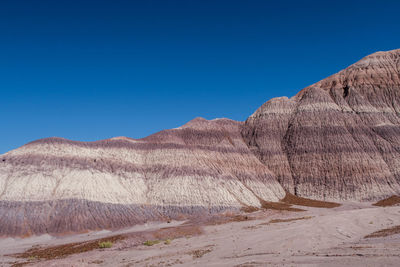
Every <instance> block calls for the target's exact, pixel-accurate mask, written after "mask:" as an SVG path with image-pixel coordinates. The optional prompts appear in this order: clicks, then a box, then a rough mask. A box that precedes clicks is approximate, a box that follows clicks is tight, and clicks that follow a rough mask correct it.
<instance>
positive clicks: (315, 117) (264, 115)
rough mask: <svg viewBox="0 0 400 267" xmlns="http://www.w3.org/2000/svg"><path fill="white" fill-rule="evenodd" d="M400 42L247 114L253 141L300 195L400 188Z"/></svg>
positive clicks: (354, 195) (333, 196)
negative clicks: (398, 47) (389, 49)
mask: <svg viewBox="0 0 400 267" xmlns="http://www.w3.org/2000/svg"><path fill="white" fill-rule="evenodd" d="M399 70H400V50H394V51H389V52H378V53H375V54H372V55H370V56H367V57H365V58H363V59H362V60H360V61H359V62H357V63H355V64H354V65H351V66H350V67H349V68H347V69H345V70H343V71H341V72H339V73H337V74H335V75H332V76H331V77H328V78H327V79H325V80H322V81H320V82H318V83H316V84H314V85H311V86H309V87H307V88H305V89H303V90H302V91H301V92H299V93H298V94H297V95H296V96H294V97H292V98H290V99H288V98H277V99H272V100H270V101H268V102H267V103H265V104H264V105H263V106H262V107H260V108H259V109H258V110H257V111H256V112H255V113H254V114H253V115H252V116H250V117H249V118H248V119H247V121H246V123H245V126H244V127H243V131H242V133H243V137H244V139H245V140H246V143H247V144H248V145H249V147H250V149H251V150H252V151H253V152H254V153H255V154H256V155H257V157H258V158H259V159H260V161H261V162H263V163H264V164H265V165H266V166H267V167H268V168H269V169H270V170H271V171H272V172H273V173H274V174H275V175H276V177H277V179H278V181H279V182H280V183H281V184H282V186H283V187H284V188H285V189H286V190H287V191H289V192H291V193H294V194H296V195H298V196H303V197H309V198H315V199H323V200H335V201H337V200H370V199H379V198H383V197H385V196H390V195H393V194H395V193H398V192H400V186H399V182H400V177H399V168H400V157H399V156H400V155H399V152H400V150H399V149H400V146H399V145H400V119H399V114H400V113H399V111H400V105H399V101H400V71H399Z"/></svg>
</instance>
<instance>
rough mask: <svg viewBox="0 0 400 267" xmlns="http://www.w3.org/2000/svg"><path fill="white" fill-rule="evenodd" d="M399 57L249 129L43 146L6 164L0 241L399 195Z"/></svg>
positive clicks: (346, 74)
mask: <svg viewBox="0 0 400 267" xmlns="http://www.w3.org/2000/svg"><path fill="white" fill-rule="evenodd" d="M399 70H400V50H394V51H389V52H378V53H375V54H372V55H370V56H367V57H365V58H364V59H362V60H361V61H359V62H357V63H355V64H354V65H352V66H350V67H349V68H347V69H345V70H343V71H341V72H339V73H337V74H335V75H333V76H331V77H328V78H327V79H325V80H322V81H321V82H318V83H316V84H314V85H312V86H309V87H307V88H305V89H303V90H302V91H300V92H299V93H298V94H297V95H296V96H294V97H292V98H290V99H289V98H286V97H282V98H276V99H272V100H270V101H268V102H266V103H265V104H264V105H263V106H261V107H260V108H259V109H258V110H257V111H256V112H255V113H254V114H253V115H251V116H250V117H249V118H248V119H247V120H246V122H244V123H242V122H235V121H232V120H228V119H217V120H212V121H207V120H205V119H201V118H197V119H194V120H193V121H191V122H189V123H187V124H186V125H184V126H182V127H180V128H177V129H171V130H165V131H162V132H159V133H156V134H154V135H151V136H149V137H147V138H144V139H139V140H134V139H130V138H126V137H119V138H112V139H109V140H103V141H97V142H75V141H69V140H65V139H61V138H47V139H42V140H38V141H34V142H32V143H29V144H27V145H25V146H23V147H21V148H18V149H16V150H13V151H10V152H8V153H6V154H4V155H1V156H0V235H3V236H4V235H29V234H41V233H64V232H79V231H85V230H95V229H103V228H118V227H125V226H130V225H133V224H135V223H142V222H145V221H147V220H159V219H165V218H180V217H181V216H186V215H199V214H202V213H215V212H220V211H224V210H237V209H239V208H241V207H243V206H260V202H262V201H278V200H279V199H282V198H283V197H284V196H285V190H287V191H289V192H291V193H293V194H296V195H298V196H302V197H309V198H314V199H321V200H334V201H341V200H372V199H381V198H384V197H386V196H390V195H393V194H398V193H400V184H399V182H400V173H399V168H400V157H399V156H400V154H399V153H400V118H399V114H400V113H399V112H400V71H399Z"/></svg>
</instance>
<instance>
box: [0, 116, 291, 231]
mask: <svg viewBox="0 0 400 267" xmlns="http://www.w3.org/2000/svg"><path fill="white" fill-rule="evenodd" d="M241 124H242V123H240V122H235V121H232V120H228V119H219V120H213V121H207V120H205V119H202V118H197V119H194V120H193V121H191V122H189V123H187V124H186V125H184V126H182V127H180V128H178V129H171V130H165V131H162V132H159V133H156V134H154V135H151V136H149V137H147V138H144V139H141V140H134V139H130V138H125V137H119V138H112V139H109V140H104V141H98V142H89V143H84V142H74V141H69V140H65V139H61V138H48V139H42V140H38V141H35V142H32V143H29V144H27V145H25V146H23V147H21V148H19V149H16V150H14V151H10V152H9V153H6V154H4V155H3V156H1V157H0V164H1V165H0V200H1V201H0V215H1V216H0V226H1V227H0V234H1V235H23V234H39V233H44V232H50V233H57V232H69V231H74V232H79V231H84V230H94V229H102V228H117V227H124V226H129V225H133V224H135V223H143V222H145V221H147V220H159V219H167V218H181V217H182V216H186V215H199V214H202V213H207V214H209V213H215V212H220V211H224V210H227V209H229V210H237V209H239V208H241V207H243V206H260V200H267V201H277V200H279V199H280V198H282V197H283V196H284V190H283V188H282V187H281V186H280V185H279V183H278V182H277V181H276V179H275V178H274V175H273V174H272V173H271V172H270V171H269V170H268V168H267V167H266V166H264V165H263V164H262V163H261V162H260V161H259V160H258V159H257V158H256V156H255V155H254V154H253V153H252V152H251V151H250V150H249V149H248V147H247V145H246V144H245V143H244V141H243V139H242V137H241V135H240V125H241Z"/></svg>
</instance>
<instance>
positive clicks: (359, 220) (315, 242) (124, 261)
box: [0, 203, 400, 266]
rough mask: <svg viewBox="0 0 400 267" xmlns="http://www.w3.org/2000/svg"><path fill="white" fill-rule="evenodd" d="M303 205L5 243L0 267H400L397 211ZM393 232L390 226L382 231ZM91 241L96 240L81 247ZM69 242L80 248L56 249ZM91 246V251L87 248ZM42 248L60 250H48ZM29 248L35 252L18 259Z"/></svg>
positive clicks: (0, 246) (364, 205) (399, 215)
mask: <svg viewBox="0 0 400 267" xmlns="http://www.w3.org/2000/svg"><path fill="white" fill-rule="evenodd" d="M299 208H301V209H305V211H303V212H292V211H281V210H263V211H255V212H253V213H246V214H243V216H233V217H231V218H232V219H233V221H230V222H227V223H215V222H214V223H210V222H208V223H203V224H201V225H198V224H196V225H194V224H192V223H190V222H177V221H172V222H171V223H169V224H168V223H159V224H157V223H154V224H148V225H142V226H136V227H134V228H130V229H125V230H121V231H117V232H109V231H101V232H92V233H89V234H88V233H86V234H80V235H73V236H66V237H50V236H48V235H45V236H41V237H32V238H25V239H18V240H15V239H11V238H8V239H1V240H0V251H1V252H0V264H1V265H2V266H10V265H16V266H18V264H19V263H22V264H27V265H28V266H89V265H90V266H96V265H100V266H175V265H179V266H193V265H195V266H265V265H278V266H281V265H288V266H298V265H305V266H320V265H322V266H338V265H339V266H340V265H352V266H388V265H390V266H398V264H399V261H400V234H399V233H400V229H399V228H400V227H396V226H398V225H400V206H393V207H377V206H373V205H372V204H371V203H361V204H360V203H343V205H342V206H340V207H335V208H331V209H328V208H311V207H299ZM388 228H391V229H390V230H386V231H383V232H377V231H380V230H382V229H388ZM375 232H377V233H375ZM372 233H375V234H372ZM371 234H372V235H371ZM368 235H371V236H370V237H368ZM107 238H108V239H110V238H113V239H112V240H113V241H114V242H113V245H112V247H111V248H105V249H100V248H98V242H99V241H98V240H97V239H103V240H107ZM88 240H92V241H89V242H87V243H82V242H83V241H88ZM93 240H95V241H94V242H93ZM146 240H149V241H156V242H154V243H156V244H154V245H153V244H152V243H153V242H147V245H144V244H143V243H144V242H145V241H146ZM166 240H168V241H166ZM72 242H75V244H74V245H66V246H64V247H60V246H59V245H61V244H70V243H72ZM157 242H158V243H157ZM82 244H85V245H82ZM93 245H94V249H93V248H90V246H93ZM55 246H56V247H55ZM57 246H59V247H58V248H60V249H61V250H62V251H63V252H67V251H69V250H70V249H71V248H73V247H75V248H77V249H76V251H75V252H73V253H71V254H69V255H59V254H57V253H60V250H58V249H57ZM42 247H53V248H54V247H55V248H56V249H53V250H51V249H45V250H43V249H41V248H42ZM32 248H33V249H32ZM85 248H89V249H87V250H88V251H86V252H81V251H84V250H85ZM28 249H31V252H29V251H28V253H25V254H18V253H22V252H25V251H27V250H28ZM16 253H17V254H16ZM29 253H31V254H29ZM35 253H36V254H35ZM46 253H48V254H46ZM10 254H14V255H12V256H10ZM61 254H62V253H61ZM66 254H68V252H67V253H66ZM57 255H59V256H57ZM54 257H57V258H54Z"/></svg>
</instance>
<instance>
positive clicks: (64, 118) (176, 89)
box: [0, 0, 400, 153]
mask: <svg viewBox="0 0 400 267" xmlns="http://www.w3.org/2000/svg"><path fill="white" fill-rule="evenodd" d="M399 10H400V2H399V1H350V0H348V1H266V0H265V1H252V0H249V1H235V0H229V1H218V0H213V1H207V0H198V1H191V0H182V1H174V0H169V1H164V0H160V1H149V0H146V1H118V0H117V1H115V0H113V1H101V0H97V1H84V0H80V1H74V0H72V1H71V0H69V1H63V0H57V1H18V0H14V1H4V0H3V1H1V3H0V93H1V95H0V116H1V132H0V153H4V152H7V151H8V150H11V149H14V148H17V147H19V146H21V145H23V144H25V143H27V142H29V141H32V140H35V139H39V138H44V137H50V136H60V137H64V138H68V139H73V140H81V141H94V140H98V139H105V138H110V137H113V136H129V137H132V138H141V137H144V136H147V135H149V134H151V133H154V132H157V131H160V130H162V129H167V128H174V127H177V126H180V125H182V124H184V123H185V122H187V121H189V120H191V119H193V118H194V117H198V116H201V117H205V118H207V119H213V118H216V117H228V118H231V119H235V120H245V119H246V118H247V117H248V116H249V115H250V114H251V113H253V112H254V111H255V110H256V109H257V108H258V107H259V106H260V105H261V104H263V103H264V102H265V101H267V100H268V99H270V98H272V97H276V96H289V97H290V96H293V95H294V94H296V92H298V91H299V90H300V89H302V88H303V87H305V86H307V85H310V84H312V83H314V82H317V81H319V80H321V79H323V78H324V77H327V76H329V75H331V74H333V73H335V72H337V71H339V70H341V69H342V68H345V67H346V66H348V65H350V64H352V63H354V62H355V61H357V60H359V59H360V58H362V57H363V56H366V55H368V54H370V53H373V52H375V51H379V50H391V49H396V48H400V20H399V13H398V11H399Z"/></svg>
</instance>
